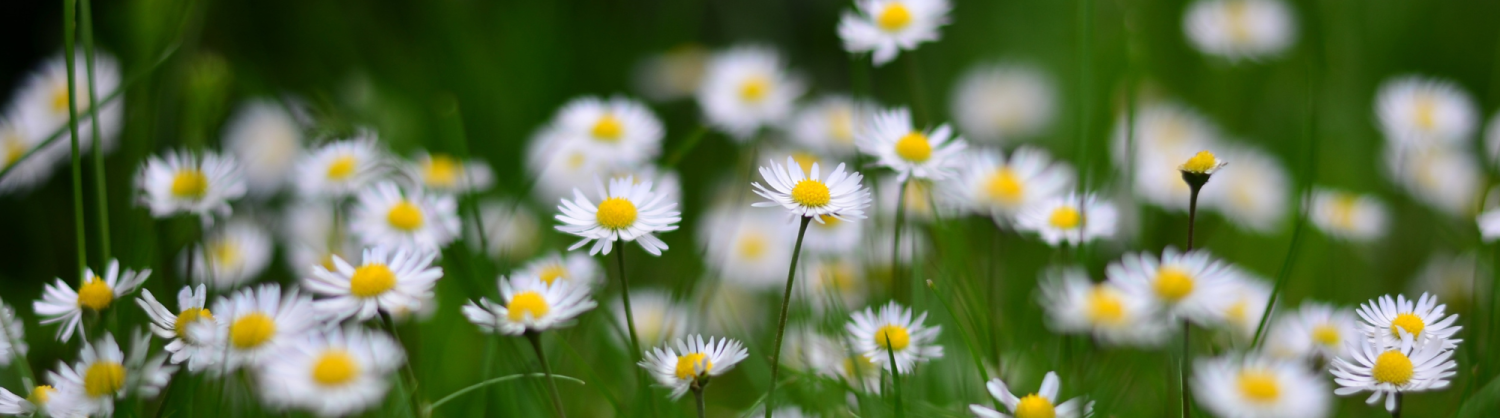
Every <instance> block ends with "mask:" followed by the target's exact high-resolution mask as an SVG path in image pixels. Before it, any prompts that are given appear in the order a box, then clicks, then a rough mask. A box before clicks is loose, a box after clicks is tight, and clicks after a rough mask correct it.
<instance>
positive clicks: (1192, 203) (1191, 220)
mask: <svg viewBox="0 0 1500 418" xmlns="http://www.w3.org/2000/svg"><path fill="white" fill-rule="evenodd" d="M1201 190H1203V186H1202V185H1193V186H1192V192H1191V193H1192V195H1191V197H1189V198H1188V240H1187V251H1188V252H1192V251H1193V227H1194V226H1195V225H1197V224H1198V192H1199V191H1201Z"/></svg>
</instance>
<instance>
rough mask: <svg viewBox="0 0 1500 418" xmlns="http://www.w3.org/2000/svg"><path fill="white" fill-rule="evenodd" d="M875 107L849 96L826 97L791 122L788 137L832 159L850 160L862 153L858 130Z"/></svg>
mask: <svg viewBox="0 0 1500 418" xmlns="http://www.w3.org/2000/svg"><path fill="white" fill-rule="evenodd" d="M872 110H873V105H871V104H869V103H864V102H856V101H855V100H854V99H852V98H850V97H848V96H824V97H821V98H818V99H817V100H815V101H813V102H812V104H809V105H807V106H804V107H802V108H801V109H800V110H798V111H797V115H796V116H794V117H793V118H792V120H791V123H790V126H789V127H788V129H787V131H788V132H787V133H788V137H790V138H791V140H792V141H793V142H795V143H797V145H800V146H803V147H807V148H808V149H810V150H813V151H817V152H818V153H822V154H825V155H828V156H832V157H850V156H853V155H854V153H855V152H856V151H857V150H858V149H857V147H855V145H854V140H855V137H854V134H855V130H857V129H859V127H860V126H864V124H865V123H866V120H867V119H869V117H870V113H871V111H872Z"/></svg>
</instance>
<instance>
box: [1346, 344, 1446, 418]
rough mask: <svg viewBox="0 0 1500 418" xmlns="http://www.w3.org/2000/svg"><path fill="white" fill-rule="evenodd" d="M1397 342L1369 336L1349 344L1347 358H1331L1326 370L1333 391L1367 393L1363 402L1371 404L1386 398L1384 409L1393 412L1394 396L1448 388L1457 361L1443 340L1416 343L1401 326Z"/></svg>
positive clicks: (1395, 407)
mask: <svg viewBox="0 0 1500 418" xmlns="http://www.w3.org/2000/svg"><path fill="white" fill-rule="evenodd" d="M1399 332H1400V333H1401V339H1400V344H1399V345H1385V344H1383V343H1382V342H1380V341H1377V340H1374V339H1371V338H1358V339H1355V340H1354V341H1352V342H1350V343H1349V353H1348V356H1347V357H1340V358H1336V359H1333V363H1332V364H1331V365H1330V367H1329V372H1331V373H1333V376H1334V379H1333V382H1334V383H1336V384H1338V386H1339V387H1338V388H1336V389H1334V390H1333V393H1334V394H1336V395H1339V396H1348V395H1353V394H1356V393H1360V392H1370V397H1369V398H1367V399H1365V403H1368V404H1371V405H1374V404H1375V403H1376V402H1379V401H1380V398H1381V397H1385V409H1386V411H1391V412H1395V411H1396V410H1397V408H1400V405H1398V404H1397V399H1396V398H1397V397H1398V396H1397V395H1399V394H1402V393H1406V392H1422V391H1428V390H1438V389H1443V388H1447V387H1448V384H1449V383H1450V381H1449V379H1450V378H1452V377H1453V376H1454V375H1457V374H1458V372H1457V368H1458V363H1457V362H1455V361H1454V360H1453V351H1454V350H1451V349H1449V348H1447V347H1446V346H1447V345H1446V344H1445V343H1444V342H1443V341H1427V342H1417V341H1416V340H1414V339H1413V338H1412V335H1411V334H1410V333H1407V332H1406V330H1404V329H1402V330H1400V331H1399Z"/></svg>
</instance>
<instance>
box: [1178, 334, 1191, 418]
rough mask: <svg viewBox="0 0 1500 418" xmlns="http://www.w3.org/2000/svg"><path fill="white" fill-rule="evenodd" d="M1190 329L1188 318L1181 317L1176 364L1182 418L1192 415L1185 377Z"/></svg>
mask: <svg viewBox="0 0 1500 418" xmlns="http://www.w3.org/2000/svg"><path fill="white" fill-rule="evenodd" d="M1192 329H1193V328H1192V325H1191V324H1189V323H1188V320H1186V319H1183V320H1182V358H1180V359H1178V364H1177V366H1178V367H1177V370H1178V372H1179V374H1178V380H1177V384H1178V388H1180V389H1181V393H1182V418H1188V417H1191V416H1193V412H1192V406H1191V405H1190V404H1189V399H1190V396H1189V395H1190V394H1189V393H1188V384H1187V378H1188V357H1189V356H1188V350H1189V348H1188V343H1189V342H1191V341H1192V334H1191V333H1190V332H1191V331H1192Z"/></svg>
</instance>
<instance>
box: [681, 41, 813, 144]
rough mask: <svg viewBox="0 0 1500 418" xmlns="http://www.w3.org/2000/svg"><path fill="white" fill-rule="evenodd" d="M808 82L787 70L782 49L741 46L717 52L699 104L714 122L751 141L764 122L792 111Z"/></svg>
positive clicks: (770, 122) (771, 122)
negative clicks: (778, 50)
mask: <svg viewBox="0 0 1500 418" xmlns="http://www.w3.org/2000/svg"><path fill="white" fill-rule="evenodd" d="M806 89H807V86H806V85H805V84H804V83H803V81H802V79H801V78H799V77H796V76H793V75H791V74H788V72H787V70H786V68H785V67H784V63H783V61H782V58H781V56H780V54H779V53H777V52H776V50H774V49H771V48H768V47H763V46H738V47H734V48H731V49H729V50H726V51H722V52H717V53H715V54H714V56H713V58H711V59H710V60H709V62H708V67H707V69H706V70H705V74H704V77H703V84H702V85H701V86H699V87H698V93H697V96H698V106H700V107H702V108H703V116H704V118H705V119H707V122H708V124H709V125H711V126H713V127H715V128H717V129H719V130H722V131H724V132H725V133H727V134H729V137H730V138H732V139H734V140H735V141H736V142H746V141H749V140H750V139H751V138H752V137H754V136H755V134H756V132H757V131H759V130H760V128H761V127H762V126H766V125H774V124H777V123H780V122H781V121H782V120H784V119H786V118H787V117H788V116H790V115H791V112H792V109H793V107H794V106H795V103H793V102H794V101H795V100H797V97H798V96H801V95H802V93H803V91H805V90H806Z"/></svg>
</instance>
